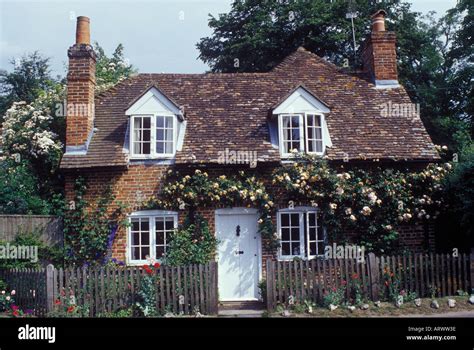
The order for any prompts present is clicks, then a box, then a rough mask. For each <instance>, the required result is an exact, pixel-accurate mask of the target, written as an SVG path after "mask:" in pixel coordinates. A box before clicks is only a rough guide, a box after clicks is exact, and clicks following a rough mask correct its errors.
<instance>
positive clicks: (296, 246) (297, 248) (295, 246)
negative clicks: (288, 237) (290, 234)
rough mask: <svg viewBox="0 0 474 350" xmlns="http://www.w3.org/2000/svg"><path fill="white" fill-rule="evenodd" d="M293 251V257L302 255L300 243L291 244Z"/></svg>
mask: <svg viewBox="0 0 474 350" xmlns="http://www.w3.org/2000/svg"><path fill="white" fill-rule="evenodd" d="M291 251H292V253H293V255H300V243H299V242H295V243H291Z"/></svg>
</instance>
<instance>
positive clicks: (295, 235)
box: [291, 227, 300, 241]
mask: <svg viewBox="0 0 474 350" xmlns="http://www.w3.org/2000/svg"><path fill="white" fill-rule="evenodd" d="M291 240H292V241H299V240H300V229H299V227H294V228H292V229H291Z"/></svg>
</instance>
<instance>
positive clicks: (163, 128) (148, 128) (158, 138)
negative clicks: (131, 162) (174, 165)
mask: <svg viewBox="0 0 474 350" xmlns="http://www.w3.org/2000/svg"><path fill="white" fill-rule="evenodd" d="M131 118H132V123H131V125H132V130H131V131H132V132H131V133H130V134H131V144H132V147H131V151H132V152H131V153H132V157H137V156H138V157H139V156H150V157H152V158H159V157H173V156H174V154H175V149H176V135H175V134H176V132H175V131H176V116H174V115H155V114H154V115H149V116H148V115H147V116H142V115H133V116H132V117H131Z"/></svg>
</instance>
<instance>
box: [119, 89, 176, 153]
mask: <svg viewBox="0 0 474 350" xmlns="http://www.w3.org/2000/svg"><path fill="white" fill-rule="evenodd" d="M126 114H127V115H129V116H130V124H129V125H130V132H129V135H130V158H131V159H155V158H173V157H174V156H175V154H176V150H178V149H179V145H178V143H179V139H180V137H179V136H180V134H181V140H182V136H183V135H184V128H185V122H184V120H183V118H182V115H181V111H180V109H179V108H178V107H177V106H176V105H175V104H174V103H173V102H172V101H171V100H169V99H168V98H167V97H166V96H165V95H164V94H163V93H162V92H161V91H159V90H158V89H157V88H155V87H152V88H150V89H149V90H148V91H147V92H146V93H145V94H143V95H142V96H141V97H140V98H139V99H138V100H137V101H136V102H134V103H133V104H132V105H131V106H130V107H129V108H128V109H127V111H126Z"/></svg>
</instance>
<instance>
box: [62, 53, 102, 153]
mask: <svg viewBox="0 0 474 350" xmlns="http://www.w3.org/2000/svg"><path fill="white" fill-rule="evenodd" d="M68 56H69V71H68V76H67V80H68V82H67V106H66V108H67V118H66V146H82V145H84V144H85V143H86V141H87V138H88V137H89V134H90V133H91V131H92V129H93V128H94V89H95V65H96V58H95V54H94V51H93V50H92V47H91V46H90V45H85V44H76V45H74V46H72V47H71V48H70V49H69V51H68Z"/></svg>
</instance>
